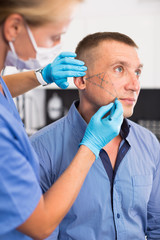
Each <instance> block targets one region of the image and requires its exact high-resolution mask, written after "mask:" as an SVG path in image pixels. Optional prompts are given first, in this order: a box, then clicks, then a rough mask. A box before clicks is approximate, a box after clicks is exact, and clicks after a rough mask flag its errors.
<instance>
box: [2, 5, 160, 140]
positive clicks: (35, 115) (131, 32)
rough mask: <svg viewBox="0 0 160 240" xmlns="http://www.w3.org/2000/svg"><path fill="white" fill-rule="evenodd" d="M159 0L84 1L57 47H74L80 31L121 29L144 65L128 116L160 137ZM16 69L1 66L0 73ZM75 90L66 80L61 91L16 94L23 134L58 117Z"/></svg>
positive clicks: (51, 88) (49, 88)
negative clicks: (23, 129)
mask: <svg viewBox="0 0 160 240" xmlns="http://www.w3.org/2000/svg"><path fill="white" fill-rule="evenodd" d="M159 24H160V0H129V1H128V0H112V1H110V0H98V1H97V0H85V1H84V3H83V4H82V6H81V8H80V9H78V12H77V13H76V15H75V17H74V20H73V21H72V23H71V25H70V27H69V29H68V31H67V33H66V34H65V35H64V36H63V38H62V51H73V52H74V51H75V48H76V45H77V43H78V42H79V41H80V40H81V39H82V38H83V37H85V36H86V35H88V34H91V33H94V32H99V31H111V32H121V33H124V34H126V35H128V36H130V37H131V38H132V39H133V40H134V41H135V42H136V44H137V45H138V46H139V49H140V57H141V61H142V63H143V65H144V68H143V73H142V76H141V92H140V96H139V100H138V102H137V105H136V107H135V111H134V115H133V116H132V120H134V121H135V122H137V123H139V124H140V125H143V126H145V127H147V128H149V129H150V130H151V131H152V132H153V133H155V134H156V135H157V137H158V139H160V110H159V102H160V74H159V69H160V67H159V64H160V27H159ZM15 72H17V70H16V69H14V68H13V67H7V68H6V69H5V70H4V72H3V74H4V75H6V74H10V73H15ZM77 98H78V92H77V89H76V88H75V86H74V84H73V81H72V79H69V87H68V88H67V89H66V90H61V89H60V88H58V87H57V86H56V85H55V84H51V85H48V86H45V87H42V86H41V87H38V88H37V89H35V90H32V91H30V92H28V93H26V94H24V95H22V96H20V97H18V98H15V99H14V100H15V103H16V106H17V108H18V110H19V112H20V116H21V118H22V120H23V122H24V125H25V128H26V131H27V133H28V135H32V134H33V133H35V132H36V131H37V130H39V129H40V128H42V127H44V126H45V125H48V124H49V123H51V122H53V121H55V120H57V119H59V118H60V117H62V116H64V115H65V114H66V113H67V111H68V109H69V107H70V105H71V103H72V101H73V100H75V99H77Z"/></svg>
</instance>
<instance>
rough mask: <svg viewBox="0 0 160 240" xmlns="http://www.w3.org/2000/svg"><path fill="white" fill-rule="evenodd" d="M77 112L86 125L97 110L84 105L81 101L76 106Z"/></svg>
mask: <svg viewBox="0 0 160 240" xmlns="http://www.w3.org/2000/svg"><path fill="white" fill-rule="evenodd" d="M77 109H78V111H79V113H80V115H81V116H82V117H83V119H84V120H85V121H86V123H87V124H88V123H89V121H90V119H91V117H92V116H93V115H94V114H95V113H96V112H97V110H98V108H97V109H94V108H93V107H91V105H90V104H84V103H83V102H82V101H80V103H79V106H78V108H77Z"/></svg>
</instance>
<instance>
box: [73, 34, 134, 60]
mask: <svg viewBox="0 0 160 240" xmlns="http://www.w3.org/2000/svg"><path fill="white" fill-rule="evenodd" d="M110 40H111V41H117V42H122V43H125V44H127V45H129V46H132V47H135V48H138V46H137V45H136V43H135V42H134V41H133V40H132V39H131V38H130V37H128V36H127V35H125V34H122V33H119V32H97V33H94V34H90V35H87V36H86V37H85V38H83V39H82V40H81V41H80V42H79V44H78V45H77V47H76V51H75V52H76V54H77V57H76V58H78V59H81V55H82V54H83V53H84V52H85V51H86V50H89V49H92V48H94V47H97V46H98V45H99V43H100V42H102V41H110Z"/></svg>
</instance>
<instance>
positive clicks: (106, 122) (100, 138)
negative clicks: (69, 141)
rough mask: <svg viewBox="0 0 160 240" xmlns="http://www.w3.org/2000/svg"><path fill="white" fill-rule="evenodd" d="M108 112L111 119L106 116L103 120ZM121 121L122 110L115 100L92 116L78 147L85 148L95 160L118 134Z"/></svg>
mask: <svg viewBox="0 0 160 240" xmlns="http://www.w3.org/2000/svg"><path fill="white" fill-rule="evenodd" d="M110 110H111V111H112V117H110V115H108V116H107V117H105V118H103V117H104V116H105V114H106V113H108V112H109V111H110ZM122 121H123V108H122V105H121V103H120V102H119V101H118V100H117V99H116V100H115V102H114V103H110V104H109V105H107V106H103V107H101V108H100V109H99V110H98V111H97V112H96V113H95V114H94V115H93V116H92V118H91V120H90V122H89V124H88V126H87V129H86V132H85V135H84V137H83V139H82V142H81V143H80V145H85V146H87V147H88V148H89V149H90V150H91V151H92V152H93V153H94V154H95V156H96V159H97V158H98V156H99V151H100V150H101V149H102V148H103V147H104V146H105V145H106V144H107V143H109V142H110V141H111V140H112V139H113V138H115V137H116V136H117V135H118V134H119V132H120V128H121V124H122Z"/></svg>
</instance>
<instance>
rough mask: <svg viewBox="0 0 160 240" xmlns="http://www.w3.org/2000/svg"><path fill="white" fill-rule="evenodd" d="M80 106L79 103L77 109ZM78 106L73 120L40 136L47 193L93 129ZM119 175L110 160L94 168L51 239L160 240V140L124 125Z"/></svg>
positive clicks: (105, 158) (57, 124) (38, 142)
mask: <svg viewBox="0 0 160 240" xmlns="http://www.w3.org/2000/svg"><path fill="white" fill-rule="evenodd" d="M76 104H77V103H76ZM76 104H75V103H73V104H72V106H71V108H70V110H69V112H68V114H67V116H65V117H64V118H62V119H60V120H58V121H57V122H55V123H53V124H50V125H49V126H47V127H45V128H44V129H42V130H40V131H39V132H38V133H36V134H35V135H34V136H33V137H32V138H31V141H32V145H33V147H34V148H35V150H36V152H37V154H38V156H39V159H40V168H41V169H40V177H41V187H42V189H43V192H46V191H47V190H48V189H49V188H50V187H51V185H52V184H53V183H54V182H55V181H56V180H57V178H58V177H59V176H60V175H61V174H62V173H63V172H64V170H65V169H66V168H67V167H68V165H69V164H70V163H71V161H72V159H73V158H74V156H75V154H76V153H77V151H78V146H79V143H80V141H81V140H82V138H83V136H84V132H85V129H86V127H87V124H86V122H85V121H84V119H83V118H82V117H81V115H80V114H79V112H78V111H77V108H76ZM121 136H122V138H123V140H122V142H121V144H120V147H119V152H118V155H117V159H116V165H115V169H114V171H113V169H112V166H111V162H110V159H109V157H108V154H107V153H106V152H105V151H104V150H101V152H100V157H99V158H98V159H97V160H96V161H95V162H94V164H93V166H92V167H91V169H90V171H89V173H88V175H87V177H86V179H85V181H84V184H83V186H82V188H81V190H80V193H79V195H78V197H77V199H76V201H75V202H74V204H73V206H72V207H71V209H70V211H69V212H68V214H67V215H66V216H65V217H64V219H63V220H62V222H61V223H60V225H59V227H58V228H57V229H56V230H55V231H54V233H53V235H52V236H50V237H49V238H48V239H52V240H53V239H60V240H75V239H76V240H115V239H117V240H126V239H130V240H144V239H145V235H146V236H147V237H148V238H147V239H148V240H151V239H152V240H153V239H160V147H159V142H158V140H157V139H156V137H155V136H154V135H153V134H152V133H151V132H150V131H148V130H147V129H145V128H143V127H141V126H139V125H137V124H136V123H134V122H132V121H129V120H126V119H125V120H124V122H123V125H122V129H121Z"/></svg>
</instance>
